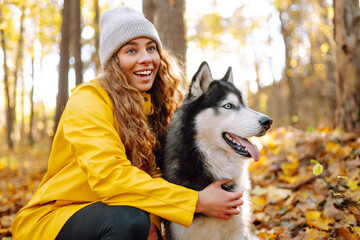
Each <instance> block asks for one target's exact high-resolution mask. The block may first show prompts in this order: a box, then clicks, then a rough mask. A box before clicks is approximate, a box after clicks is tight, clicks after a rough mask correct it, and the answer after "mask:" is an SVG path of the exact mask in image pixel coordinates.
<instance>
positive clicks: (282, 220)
mask: <svg viewBox="0 0 360 240" xmlns="http://www.w3.org/2000/svg"><path fill="white" fill-rule="evenodd" d="M260 141H261V143H262V145H263V149H262V157H261V159H260V161H259V163H253V164H252V165H251V172H252V174H251V177H252V182H253V192H252V201H253V210H254V229H255V232H256V233H257V235H258V237H260V238H261V239H309V240H312V239H359V237H360V211H359V210H358V208H356V207H355V206H353V205H352V204H350V202H349V201H347V200H346V199H344V198H343V197H342V196H341V195H340V194H338V193H336V192H335V191H334V190H333V189H331V187H330V186H329V184H328V183H327V182H326V181H328V182H329V183H330V184H331V185H333V186H336V187H339V190H341V191H342V192H343V193H344V194H345V195H346V196H347V197H348V198H349V199H350V200H352V201H353V202H355V203H357V205H358V206H359V205H360V204H359V202H360V201H359V200H360V188H359V182H360V138H356V137H355V135H354V134H353V133H345V132H342V131H341V130H338V129H336V130H333V129H331V128H328V127H326V128H322V129H319V130H317V131H312V132H304V131H299V130H295V129H285V128H279V129H276V130H275V131H273V132H271V133H269V134H268V135H266V136H265V137H263V138H262V139H260ZM312 159H314V160H315V159H316V161H317V162H319V163H320V164H321V165H322V166H323V168H324V171H323V172H322V174H321V175H319V176H316V175H314V173H313V170H314V166H315V164H314V163H312V162H311V160H312ZM315 170H316V169H315ZM320 176H323V177H324V178H325V179H326V181H324V179H322V178H321V177H320ZM339 176H340V177H339ZM330 190H331V191H330ZM334 193H335V194H334Z"/></svg>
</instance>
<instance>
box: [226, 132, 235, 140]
mask: <svg viewBox="0 0 360 240" xmlns="http://www.w3.org/2000/svg"><path fill="white" fill-rule="evenodd" d="M225 137H227V138H228V139H230V140H231V141H232V140H233V139H232V137H231V135H230V134H229V133H226V134H225Z"/></svg>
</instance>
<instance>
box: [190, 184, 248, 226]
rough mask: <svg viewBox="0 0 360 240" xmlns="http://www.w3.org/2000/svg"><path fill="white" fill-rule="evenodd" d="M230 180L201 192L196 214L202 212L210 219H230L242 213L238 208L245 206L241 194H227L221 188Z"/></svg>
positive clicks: (210, 186) (212, 185) (211, 185)
mask: <svg viewBox="0 0 360 240" xmlns="http://www.w3.org/2000/svg"><path fill="white" fill-rule="evenodd" d="M230 181H231V180H230V179H226V180H220V181H216V182H213V183H211V184H210V185H209V186H207V187H206V188H204V189H203V190H202V191H200V192H199V199H198V201H197V204H196V210H195V212H198V213H199V212H201V213H203V214H205V215H206V216H209V217H217V218H223V219H229V218H230V216H231V215H237V214H239V213H240V211H239V209H238V208H237V207H238V206H241V205H243V200H242V199H241V197H242V195H243V194H242V193H241V192H227V191H225V190H223V189H222V188H221V185H224V184H226V183H228V182H230Z"/></svg>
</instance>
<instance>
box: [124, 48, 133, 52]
mask: <svg viewBox="0 0 360 240" xmlns="http://www.w3.org/2000/svg"><path fill="white" fill-rule="evenodd" d="M134 52H135V49H133V48H131V49H129V50H127V51H126V53H134Z"/></svg>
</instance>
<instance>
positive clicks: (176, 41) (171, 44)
mask: <svg viewBox="0 0 360 240" xmlns="http://www.w3.org/2000/svg"><path fill="white" fill-rule="evenodd" d="M157 13H158V14H157V19H156V21H155V26H156V29H157V30H158V32H159V34H160V38H161V41H162V43H163V45H164V46H165V47H166V48H168V49H170V50H171V51H172V52H173V53H174V54H175V56H176V57H177V58H178V59H179V60H180V62H181V63H184V69H183V70H184V72H186V69H185V61H186V39H185V21H184V13H185V0H176V1H175V0H159V1H158V5H157Z"/></svg>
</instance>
